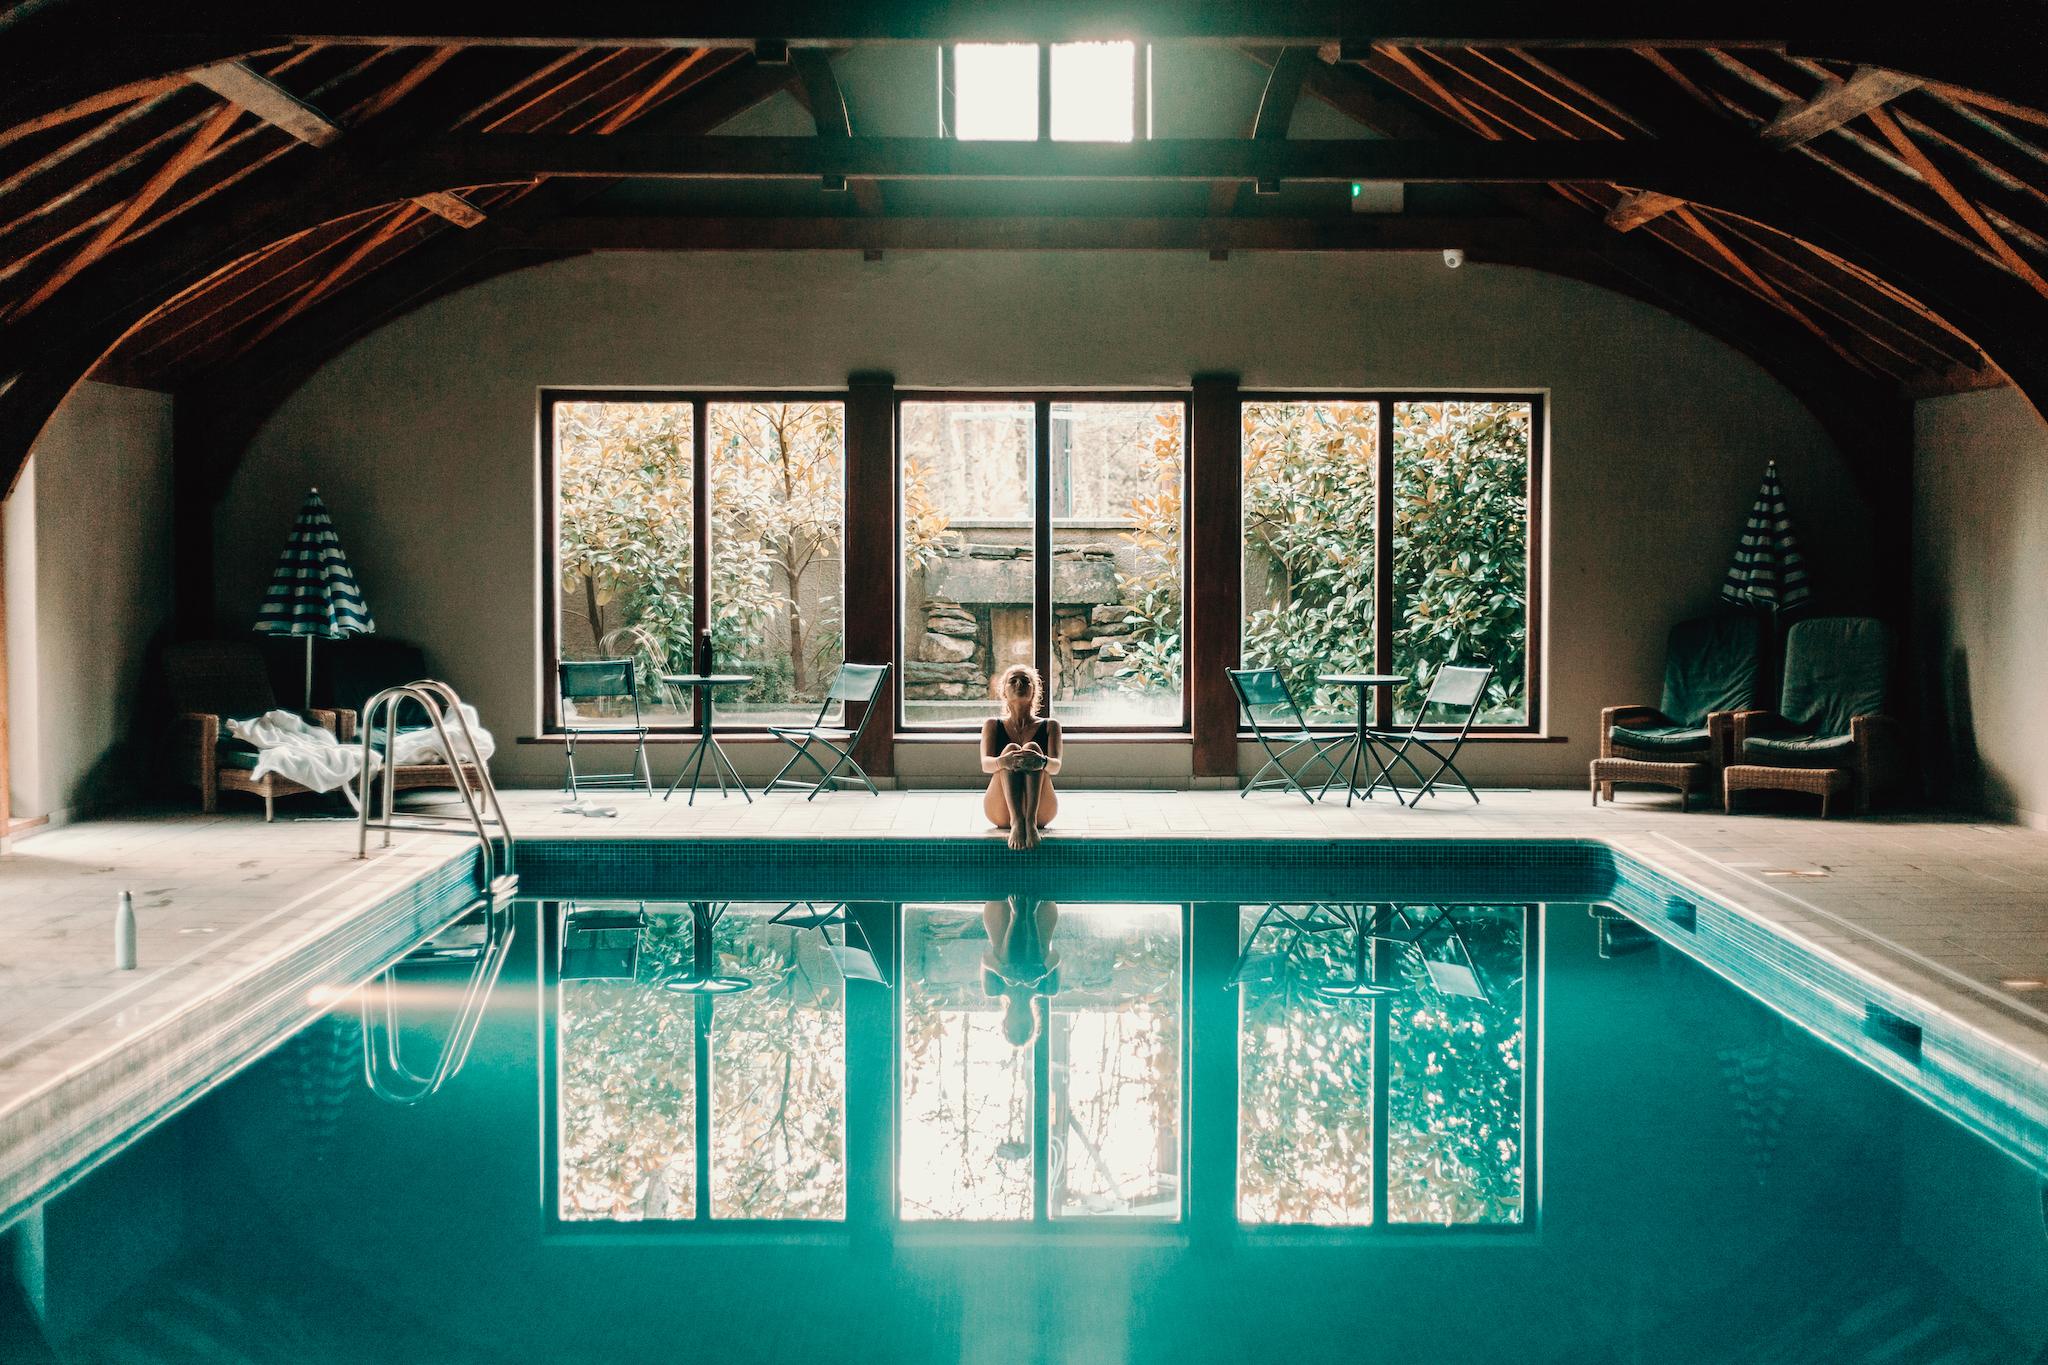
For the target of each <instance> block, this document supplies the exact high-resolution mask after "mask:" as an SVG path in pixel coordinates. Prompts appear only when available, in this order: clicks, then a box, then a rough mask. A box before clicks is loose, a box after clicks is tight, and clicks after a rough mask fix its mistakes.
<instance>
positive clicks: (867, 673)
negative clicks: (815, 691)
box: [761, 664, 889, 801]
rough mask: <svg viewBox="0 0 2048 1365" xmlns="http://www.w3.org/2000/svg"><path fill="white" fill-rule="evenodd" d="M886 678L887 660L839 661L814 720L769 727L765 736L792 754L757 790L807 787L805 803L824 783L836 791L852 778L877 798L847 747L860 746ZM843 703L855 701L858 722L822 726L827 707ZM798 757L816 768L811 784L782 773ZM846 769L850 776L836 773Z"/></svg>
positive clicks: (798, 789) (873, 714)
mask: <svg viewBox="0 0 2048 1365" xmlns="http://www.w3.org/2000/svg"><path fill="white" fill-rule="evenodd" d="M888 678H889V665H888V664H841V665H840V666H839V673H838V675H837V676H836V677H834V678H833V679H832V686H831V687H829V688H827V689H826V690H825V699H824V700H823V701H821V702H819V703H818V717H817V719H816V720H814V721H812V722H811V723H810V724H809V725H771V726H769V727H768V733H769V734H771V735H773V736H775V737H776V738H777V739H779V740H781V741H782V742H783V743H784V744H787V745H789V747H790V748H792V749H794V750H796V752H795V753H793V754H791V755H790V756H789V762H787V763H785V764H783V765H782V767H781V768H780V769H779V770H778V771H777V772H776V774H775V776H774V777H773V778H771V779H769V782H768V785H767V786H765V787H763V788H762V789H761V790H762V791H764V792H772V791H774V790H776V789H777V788H779V787H787V788H790V789H791V790H793V791H804V790H808V791H809V792H810V795H809V796H806V797H805V798H804V799H805V800H806V801H811V800H815V799H816V798H817V795H818V793H819V792H821V791H824V790H825V788H827V787H828V786H829V787H832V788H833V789H834V790H837V789H838V786H839V784H840V783H843V782H844V783H850V782H852V781H854V780H856V779H857V780H858V781H859V782H860V784H861V785H862V786H864V787H866V788H867V789H868V791H869V793H870V794H872V795H875V796H880V795H881V793H880V792H878V791H876V790H875V784H874V783H872V782H870V781H868V775H867V774H866V773H865V772H863V771H862V770H861V766H860V764H858V763H856V762H855V761H854V758H853V751H854V750H855V749H858V748H859V747H860V737H861V736H862V735H864V734H866V733H867V730H868V722H869V721H871V720H873V719H874V718H875V712H876V710H878V709H879V708H878V707H877V706H876V701H877V699H878V698H880V697H881V695H882V684H883V683H885V682H887V681H888ZM847 702H859V703H861V715H860V724H859V725H858V726H856V727H855V728H853V729H851V730H848V729H847V728H845V727H844V726H840V725H827V724H826V723H825V719H826V717H827V716H828V715H830V714H831V711H832V708H833V707H834V706H835V705H844V704H845V703H847ZM814 744H815V745H818V746H820V747H821V748H823V749H825V750H826V751H828V752H829V753H831V754H832V755H833V762H832V766H831V767H829V768H828V767H826V766H825V765H824V764H823V763H821V762H820V761H819V760H818V756H817V755H816V754H813V753H812V752H811V746H812V745H814ZM799 759H802V760H803V761H805V762H807V763H809V764H810V765H811V766H812V767H813V768H816V769H817V770H818V773H819V777H818V780H817V781H816V782H815V783H813V782H811V781H810V780H809V779H807V778H801V777H789V776H787V774H788V772H789V770H790V769H791V768H793V767H795V766H796V763H797V760H799ZM849 769H850V770H851V771H852V773H853V776H852V777H842V776H840V773H841V772H842V771H844V770H849Z"/></svg>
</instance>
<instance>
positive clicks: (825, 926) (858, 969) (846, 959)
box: [768, 901, 889, 986]
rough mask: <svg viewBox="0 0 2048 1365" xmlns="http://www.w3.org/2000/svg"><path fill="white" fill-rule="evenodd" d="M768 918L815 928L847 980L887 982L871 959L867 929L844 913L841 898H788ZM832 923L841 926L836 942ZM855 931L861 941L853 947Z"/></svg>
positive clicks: (795, 926) (786, 925) (785, 924)
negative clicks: (841, 930) (784, 903)
mask: <svg viewBox="0 0 2048 1365" xmlns="http://www.w3.org/2000/svg"><path fill="white" fill-rule="evenodd" d="M768 922H769V923H770V924H779V925H781V926H782V927H784V928H786V929H816V930H817V931H818V937H820V938H822V939H824V940H825V951H826V952H828V953H830V954H831V955H832V960H833V961H834V962H836V963H838V964H839V974H840V975H841V976H843V977H845V978H846V979H847V980H848V981H873V982H877V983H879V984H881V985H884V986H886V985H888V984H889V978H888V977H886V976H884V975H883V974H882V966H881V963H879V962H878V961H876V959H875V950H874V944H873V943H871V942H870V941H869V939H868V935H867V930H865V929H863V928H861V927H860V921H859V920H856V919H854V918H853V917H852V916H851V915H850V914H848V913H847V909H846V902H845V901H828V902H826V903H824V904H822V905H821V904H819V903H818V902H816V901H791V902H790V903H789V904H788V905H785V906H783V907H782V908H781V909H780V910H777V911H776V912H775V913H774V914H773V915H772V916H770V917H769V920H768ZM834 925H844V926H845V932H844V933H842V934H841V935H840V936H839V937H840V942H838V943H834V942H833V941H832V926H834ZM856 934H858V935H860V943H861V946H859V947H857V948H856V947H855V946H854V944H853V936H854V935H856Z"/></svg>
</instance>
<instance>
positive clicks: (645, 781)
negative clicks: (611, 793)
mask: <svg viewBox="0 0 2048 1365" xmlns="http://www.w3.org/2000/svg"><path fill="white" fill-rule="evenodd" d="M555 671H556V677H557V679H558V681H559V683H560V686H561V692H562V731H563V735H564V738H565V739H566V740H567V743H568V750H569V756H568V767H569V773H568V779H567V783H566V785H567V787H568V791H569V794H570V795H571V796H580V795H581V794H582V789H583V788H584V787H590V788H593V789H595V788H600V787H644V788H646V791H647V794H648V795H649V796H652V795H654V773H653V772H652V771H651V770H650V769H649V768H648V766H647V722H646V720H645V719H643V718H642V717H641V714H640V679H639V675H638V673H637V672H636V670H635V669H634V666H633V661H632V660H631V659H575V660H571V659H564V660H563V661H562V662H560V663H558V664H556V665H555ZM622 697H623V698H626V699H627V700H629V701H631V702H632V704H633V723H632V724H631V725H627V724H625V723H624V720H623V719H621V720H618V721H612V720H611V719H610V718H608V717H607V718H600V719H598V720H597V721H596V722H595V723H582V722H580V721H579V719H578V718H577V715H576V703H577V702H579V701H615V700H618V699H619V698H622ZM586 735H631V736H632V737H633V766H632V767H630V768H628V769H627V770H626V771H625V772H622V773H598V774H596V775H594V776H591V777H580V776H579V775H578V774H577V772H576V741H577V739H578V738H580V737H582V736H586Z"/></svg>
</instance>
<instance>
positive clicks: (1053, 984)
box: [981, 896, 1060, 1047]
mask: <svg viewBox="0 0 2048 1365" xmlns="http://www.w3.org/2000/svg"><path fill="white" fill-rule="evenodd" d="M981 922H982V925H983V926H984V927H985V928H987V930H988V951H987V952H986V953H984V954H982V958H981V988H982V990H984V991H986V992H987V993H988V994H989V995H992V996H995V997H997V998H998V999H1000V1000H1001V1001H1002V1002H1003V1037H1005V1038H1007V1039H1009V1040H1010V1043H1011V1045H1012V1046H1014V1047H1024V1046H1026V1045H1027V1044H1029V1043H1030V1042H1031V1040H1032V1039H1033V1038H1035V1037H1037V1036H1038V1025H1039V1023H1040V1016H1041V1015H1042V1013H1043V1010H1042V1009H1041V1008H1040V1006H1039V1003H1038V1002H1039V1001H1041V1000H1043V999H1045V998H1046V997H1048V996H1053V995H1058V994H1059V990H1060V955H1059V950H1058V949H1056V948H1054V947H1053V946H1052V931H1053V929H1054V927H1055V926H1057V925H1058V924H1059V922H1060V908H1059V906H1058V905H1057V904H1056V903H1055V902H1053V901H1037V900H1030V899H1028V898H1026V897H1023V896H1012V897H1010V898H1009V899H1008V900H1000V901H990V902H989V903H988V904H987V905H984V906H983V907H982V910H981Z"/></svg>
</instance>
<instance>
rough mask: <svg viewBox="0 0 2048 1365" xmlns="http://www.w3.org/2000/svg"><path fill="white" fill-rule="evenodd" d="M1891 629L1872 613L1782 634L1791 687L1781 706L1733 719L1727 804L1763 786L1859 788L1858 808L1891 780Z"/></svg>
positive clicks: (1818, 792)
mask: <svg viewBox="0 0 2048 1365" xmlns="http://www.w3.org/2000/svg"><path fill="white" fill-rule="evenodd" d="M1891 643H1892V638H1891V631H1890V630H1889V629H1888V628H1886V626H1885V624H1884V623H1883V622H1882V621H1877V620H1873V619H1871V618H1870V617H1867V616H1826V617H1819V618H1816V619H1815V620H1811V621H1801V622H1800V623H1799V624H1798V625H1796V626H1794V627H1792V630H1791V632H1790V633H1789V634H1788V635H1787V636H1786V637H1785V685H1784V688H1783V690H1782V692H1781V694H1780V696H1781V700H1780V702H1779V705H1778V712H1777V714H1772V713H1771V712H1768V711H1743V712H1739V713H1737V714H1736V716H1735V717H1734V757H1733V762H1732V764H1731V765H1730V766H1729V767H1728V768H1727V770H1726V771H1724V772H1723V773H1722V775H1721V782H1722V788H1721V790H1722V804H1723V806H1724V808H1728V809H1732V808H1733V805H1734V798H1735V793H1736V792H1738V791H1748V790H1757V789H1767V790H1773V791H1794V792H1805V793H1807V794H1809V795H1812V796H1818V797H1819V798H1820V800H1821V804H1820V813H1821V816H1822V818H1826V816H1827V813H1828V808H1829V807H1830V805H1831V804H1832V803H1833V798H1834V797H1836V796H1838V795H1840V794H1841V793H1843V792H1847V791H1853V792H1854V793H1855V797H1856V809H1857V810H1859V811H1865V810H1869V809H1870V797H1871V793H1872V792H1873V791H1874V790H1876V789H1878V788H1882V787H1887V786H1889V785H1891V784H1892V782H1893V780H1894V778H1895V776H1896V769H1897V765H1898V762H1899V759H1900V756H1901V753H1902V747H1901V732H1900V728H1899V724H1898V722H1897V721H1895V720H1893V719H1892V718H1890V717H1889V716H1886V715H1885V714H1884V705H1885V689H1886V680H1887V677H1888V675H1889V672H1890V669H1891Z"/></svg>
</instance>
